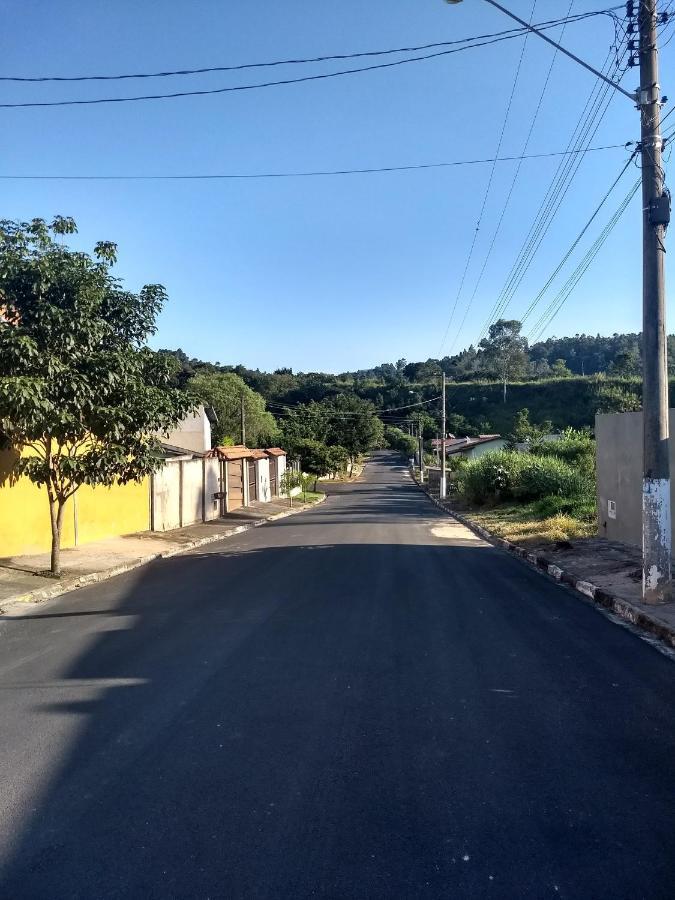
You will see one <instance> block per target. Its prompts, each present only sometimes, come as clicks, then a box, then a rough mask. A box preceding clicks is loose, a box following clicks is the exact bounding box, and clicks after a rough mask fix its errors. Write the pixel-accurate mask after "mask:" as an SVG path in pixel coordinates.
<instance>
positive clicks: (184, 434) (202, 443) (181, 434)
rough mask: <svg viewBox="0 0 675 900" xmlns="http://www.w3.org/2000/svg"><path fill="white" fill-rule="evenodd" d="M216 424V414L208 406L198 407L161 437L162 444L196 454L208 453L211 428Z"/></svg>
mask: <svg viewBox="0 0 675 900" xmlns="http://www.w3.org/2000/svg"><path fill="white" fill-rule="evenodd" d="M217 423H218V417H217V416H216V412H215V410H214V409H212V408H211V407H210V406H198V407H197V409H196V410H195V411H194V412H193V413H188V415H187V416H186V417H185V418H184V419H183V421H182V422H179V423H178V425H177V426H176V428H174V429H173V430H171V431H169V432H168V433H166V434H162V435H161V439H162V442H163V443H166V444H168V445H170V446H173V447H181V448H183V449H184V450H193V451H194V452H196V453H208V451H209V450H210V449H211V446H212V444H211V428H212V427H213V426H214V425H216V424H217Z"/></svg>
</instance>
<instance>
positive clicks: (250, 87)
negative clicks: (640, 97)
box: [0, 19, 562, 109]
mask: <svg viewBox="0 0 675 900" xmlns="http://www.w3.org/2000/svg"><path fill="white" fill-rule="evenodd" d="M561 21H562V20H560V19H558V20H555V21H554V22H553V23H552V24H549V25H544V26H543V28H553V27H556V26H557V25H559V24H561ZM537 27H539V26H537ZM540 30H542V28H541V27H540ZM526 33H528V30H527V29H519V30H517V31H509V32H507V33H499V34H500V36H498V37H493V38H491V39H489V40H481V41H474V43H470V44H465V45H464V46H461V47H452V48H450V49H448V50H439V51H438V52H436V53H427V54H424V55H422V56H410V57H407V58H406V59H399V60H394V61H393V62H385V63H375V64H373V65H370V66H359V67H358V68H355V69H341V70H339V71H337V72H321V73H317V74H314V75H301V76H299V77H297V78H283V79H279V80H277V81H263V82H258V83H255V84H240V85H231V86H228V87H221V88H208V89H207V88H204V89H202V90H194V91H174V92H172V93H168V94H139V95H136V96H132V97H96V98H91V99H80V100H40V101H26V102H22V103H0V109H27V108H37V107H49V106H93V105H98V104H104V103H135V102H139V101H145V100H174V99H176V98H178V97H204V96H209V95H214V94H228V93H236V92H240V91H254V90H260V89H262V88H270V87H278V86H282V85H290V84H300V83H303V82H309V81H323V80H326V79H328V78H338V77H341V76H344V75H356V74H360V73H363V72H372V71H375V70H378V69H389V68H392V67H394V66H402V65H406V64H407V63H414V62H423V61H426V60H430V59H437V58H438V57H441V56H449V55H451V54H454V53H462V52H463V51H465V50H473V49H475V48H477V47H486V46H488V45H490V44H496V43H499V42H501V41H506V40H511V39H512V38H514V37H520V36H521V35H523V34H526Z"/></svg>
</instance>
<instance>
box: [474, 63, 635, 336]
mask: <svg viewBox="0 0 675 900" xmlns="http://www.w3.org/2000/svg"><path fill="white" fill-rule="evenodd" d="M625 54H626V51H625V50H624V51H623V53H622V55H621V57H620V59H619V60H617V62H616V63H615V64H614V68H615V70H616V73H617V74H618V73H619V71H620V68H621V65H622V61H623V58H624V57H625ZM611 57H612V50H611V49H610V51H609V53H608V55H607V58H606V60H605V63H604V65H603V70H607V71H611V68H612V66H611ZM608 64H609V68H608ZM624 71H625V69H624ZM622 74H623V73H622ZM613 96H614V93H613V92H611V89H610V87H609V85H607V84H605V83H603V82H602V81H600V80H599V79H598V81H597V82H596V84H595V86H594V87H593V89H592V91H591V93H590V95H589V97H588V99H587V101H586V105H585V108H584V110H583V112H582V115H581V117H580V119H579V122H578V123H577V125H576V126H575V129H574V131H573V133H572V137H571V138H570V141H569V143H568V149H569V148H576V149H582V148H584V147H585V146H588V145H589V144H590V141H592V139H593V137H594V136H595V134H596V133H597V130H598V128H599V127H600V124H601V122H602V120H603V118H604V116H605V114H606V112H607V109H608V107H609V105H610V103H611V102H612V98H613ZM582 159H583V156H582V155H577V156H576V157H575V156H569V157H567V158H565V159H563V160H562V161H561V163H560V164H559V166H558V169H557V170H556V173H555V175H554V177H553V179H552V181H551V183H550V185H549V188H548V190H547V192H546V194H545V195H544V198H543V200H542V202H541V204H540V206H539V209H538V210H537V213H536V214H535V217H534V221H533V223H532V225H531V226H530V230H529V232H528V234H527V236H526V238H525V240H524V241H523V243H522V245H521V248H520V250H519V252H518V255H517V257H516V261H515V262H514V264H513V265H512V267H511V270H510V272H509V274H508V276H507V278H506V281H505V282H504V285H503V286H502V288H501V290H500V292H499V294H498V296H497V299H496V301H495V303H494V305H493V307H492V309H491V311H490V314H489V315H488V317H487V319H486V321H485V323H484V325H483V328H482V330H481V335H482V334H485V333H487V331H488V329H489V326H490V324H491V323H492V322H493V321H495V320H496V319H497V318H499V317H501V316H503V314H504V312H505V310H506V309H507V307H508V306H509V304H510V303H511V301H512V300H513V297H514V296H515V293H516V291H517V290H518V288H519V286H520V284H521V283H522V281H523V279H524V277H525V275H526V274H527V271H528V270H529V268H530V266H531V264H532V261H533V259H534V256H535V254H536V253H537V251H538V249H539V247H540V246H541V244H542V242H543V240H544V238H545V237H546V234H547V233H548V231H549V229H550V227H551V224H552V222H553V220H554V218H555V216H556V214H557V212H558V210H559V209H560V207H561V205H562V203H563V201H564V199H565V197H566V195H567V193H568V191H569V189H570V186H571V184H572V182H573V180H574V177H575V175H576V173H577V171H578V170H579V166H580V165H581V160H582Z"/></svg>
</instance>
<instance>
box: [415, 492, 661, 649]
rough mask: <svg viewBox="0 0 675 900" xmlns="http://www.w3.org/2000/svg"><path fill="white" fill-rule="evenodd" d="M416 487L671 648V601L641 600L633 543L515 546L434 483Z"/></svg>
mask: <svg viewBox="0 0 675 900" xmlns="http://www.w3.org/2000/svg"><path fill="white" fill-rule="evenodd" d="M418 484H419V482H418ZM434 487H436V486H434ZM422 488H423V490H424V491H425V492H426V493H427V494H428V495H429V497H430V498H431V500H433V502H434V503H435V504H436V505H437V506H439V507H440V508H441V509H442V510H443V511H444V512H447V513H448V515H450V516H452V517H453V518H455V519H457V521H458V522H461V523H462V524H463V525H466V526H467V527H469V528H471V529H472V531H474V532H476V533H477V534H479V535H480V536H481V537H482V538H484V539H486V540H488V541H490V542H491V543H493V544H496V546H498V547H501V548H502V549H503V550H507V551H508V552H509V553H513V555H514V556H518V557H520V558H521V559H523V560H524V561H525V562H528V563H530V565H533V566H535V567H536V568H538V569H540V570H541V571H542V572H544V573H546V574H547V575H549V576H551V577H552V578H554V579H555V580H556V581H560V582H562V583H563V584H566V585H567V586H568V587H571V588H573V589H574V590H576V591H578V592H579V593H580V594H583V595H584V596H585V597H588V598H589V599H591V600H593V602H594V603H597V604H598V605H599V606H602V607H604V608H605V609H607V610H609V611H610V612H611V613H614V615H616V616H618V617H619V618H620V619H623V620H624V621H625V622H629V623H630V624H631V625H635V626H637V627H639V628H640V629H642V630H643V631H646V632H649V634H651V635H654V636H655V637H657V638H658V639H659V640H661V641H663V642H664V643H665V644H666V645H667V646H669V647H671V648H675V601H674V602H670V603H665V604H663V605H662V606H649V605H647V604H645V603H642V599H641V598H642V554H641V551H640V549H639V548H638V547H630V546H628V545H627V544H620V543H618V542H617V541H607V540H605V539H604V538H597V537H589V538H578V539H575V540H571V541H558V542H556V543H552V544H540V545H528V546H527V547H525V546H520V545H518V544H514V543H512V542H511V541H507V540H504V538H500V537H497V536H495V535H493V534H491V533H490V532H489V531H487V530H486V529H485V528H482V527H481V526H480V525H478V524H477V523H476V522H474V521H473V520H472V518H471V513H470V512H464V511H463V512H461V513H460V512H457V511H456V510H453V508H452V500H445V501H443V502H441V501H440V500H439V499H438V489H437V488H436V490H435V491H434V492H433V493H432V491H430V490H429V485H428V484H424V485H422Z"/></svg>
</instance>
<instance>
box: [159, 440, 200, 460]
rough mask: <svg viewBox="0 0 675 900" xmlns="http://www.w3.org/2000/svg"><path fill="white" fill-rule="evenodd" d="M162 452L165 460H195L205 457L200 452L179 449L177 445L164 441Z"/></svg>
mask: <svg viewBox="0 0 675 900" xmlns="http://www.w3.org/2000/svg"><path fill="white" fill-rule="evenodd" d="M160 452H161V454H162V456H163V457H164V458H165V459H194V458H195V457H200V458H201V457H202V456H204V454H203V453H200V452H199V451H198V450H189V449H187V448H186V447H178V446H177V445H176V444H167V443H165V442H164V441H162V445H161V450H160Z"/></svg>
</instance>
